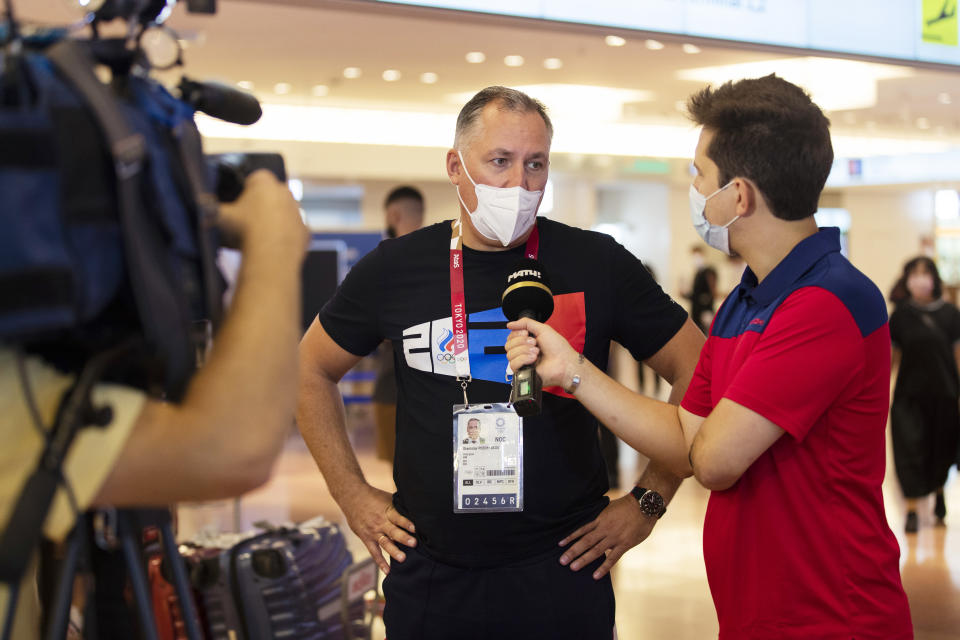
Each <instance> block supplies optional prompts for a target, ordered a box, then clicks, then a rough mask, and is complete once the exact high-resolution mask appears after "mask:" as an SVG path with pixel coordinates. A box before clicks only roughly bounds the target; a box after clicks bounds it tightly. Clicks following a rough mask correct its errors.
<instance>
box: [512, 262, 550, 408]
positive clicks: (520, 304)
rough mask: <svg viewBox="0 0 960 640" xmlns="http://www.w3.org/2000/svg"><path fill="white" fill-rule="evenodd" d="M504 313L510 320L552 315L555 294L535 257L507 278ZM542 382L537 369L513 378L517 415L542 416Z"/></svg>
mask: <svg viewBox="0 0 960 640" xmlns="http://www.w3.org/2000/svg"><path fill="white" fill-rule="evenodd" d="M501 307H502V308H503V314H504V315H505V316H507V319H508V320H511V321H513V320H519V319H520V318H531V319H532V320H536V321H537V322H546V321H547V320H549V319H550V316H551V315H552V314H553V292H552V291H550V283H549V281H548V280H547V277H546V275H545V274H544V271H543V265H541V264H540V263H539V262H538V261H537V260H534V259H532V258H524V259H523V260H521V261H520V262H518V263H517V265H516V266H515V267H514V268H513V270H512V271H511V272H510V275H509V276H507V286H506V288H505V289H504V291H503V297H502V298H501ZM542 388H543V383H542V381H541V380H540V376H539V375H537V370H536V367H535V366H534V365H532V364H528V365H525V366H523V367H521V368H520V370H519V371H516V372H515V373H514V375H513V394H512V397H513V407H514V409H516V411H517V415H519V416H520V417H523V418H526V417H528V416H535V415H538V414H539V413H540V402H541V395H542Z"/></svg>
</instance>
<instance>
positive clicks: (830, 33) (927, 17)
mask: <svg viewBox="0 0 960 640" xmlns="http://www.w3.org/2000/svg"><path fill="white" fill-rule="evenodd" d="M380 1H385V2H391V3H392V4H408V5H420V6H427V7H439V8H444V9H457V10H461V11H474V12H480V13H492V14H500V15H509V16H520V17H525V18H537V19H542V20H555V21H559V22H575V23H580V24H594V25H602V26H607V27H616V28H623V29H634V30H638V31H653V32H660V33H668V34H675V35H688V36H696V37H701V38H716V39H722V40H735V41H740V42H754V43H758V44H768V45H774V46H782V47H791V48H801V49H810V50H814V51H826V52H833V53H852V54H858V55H865V56H876V57H883V58H895V59H899V60H906V61H911V62H913V61H916V62H934V63H942V64H952V65H960V46H958V34H960V29H958V20H957V2H958V0H842V1H841V2H838V1H837V0H591V2H583V0H380Z"/></svg>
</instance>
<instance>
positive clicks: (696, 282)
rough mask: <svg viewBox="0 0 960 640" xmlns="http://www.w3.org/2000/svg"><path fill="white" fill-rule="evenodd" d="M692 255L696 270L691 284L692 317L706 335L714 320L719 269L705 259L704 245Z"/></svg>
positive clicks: (695, 249)
mask: <svg viewBox="0 0 960 640" xmlns="http://www.w3.org/2000/svg"><path fill="white" fill-rule="evenodd" d="M691 255H692V257H693V264H694V267H695V269H696V271H695V272H694V275H693V282H692V283H691V285H690V296H689V297H690V318H691V319H692V320H693V322H694V323H695V324H696V325H697V328H698V329H700V331H702V332H703V333H704V335H706V334H708V333H710V323H711V322H713V313H714V311H715V309H716V307H715V303H714V301H715V299H716V296H717V270H716V269H714V268H713V267H711V266H710V265H709V264H707V263H706V261H705V260H704V258H703V248H702V247H695V248H694V249H693V250H691Z"/></svg>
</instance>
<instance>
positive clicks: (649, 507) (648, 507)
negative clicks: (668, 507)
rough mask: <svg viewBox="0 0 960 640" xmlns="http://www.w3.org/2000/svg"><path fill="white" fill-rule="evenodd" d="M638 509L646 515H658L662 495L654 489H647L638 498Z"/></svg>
mask: <svg viewBox="0 0 960 640" xmlns="http://www.w3.org/2000/svg"><path fill="white" fill-rule="evenodd" d="M640 510H641V511H643V512H644V513H645V514H646V515H648V516H658V517H659V516H660V513H661V512H663V496H661V495H660V494H659V493H657V492H656V491H647V492H646V493H644V494H643V496H642V497H641V498H640Z"/></svg>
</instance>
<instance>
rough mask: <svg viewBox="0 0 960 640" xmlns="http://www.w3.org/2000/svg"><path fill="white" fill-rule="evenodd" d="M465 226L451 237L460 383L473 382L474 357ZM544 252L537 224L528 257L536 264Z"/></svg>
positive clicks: (452, 296) (453, 312)
mask: <svg viewBox="0 0 960 640" xmlns="http://www.w3.org/2000/svg"><path fill="white" fill-rule="evenodd" d="M460 224H461V222H460V221H459V220H457V221H456V222H455V223H454V229H455V231H454V233H453V234H452V236H451V237H450V319H451V322H452V323H453V326H452V328H453V357H454V363H455V364H456V366H457V379H458V380H465V381H469V380H470V354H469V351H468V349H467V299H466V295H465V294H464V290H463V232H462V229H461V228H460ZM539 252H540V232H539V230H538V229H537V224H536V222H534V225H533V230H532V231H531V232H530V236H529V237H528V238H527V246H526V248H525V249H524V255H525V256H526V257H527V258H530V259H532V260H536V259H537V255H538V254H539Z"/></svg>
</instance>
